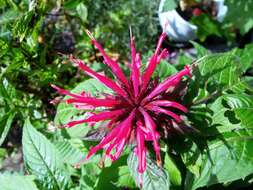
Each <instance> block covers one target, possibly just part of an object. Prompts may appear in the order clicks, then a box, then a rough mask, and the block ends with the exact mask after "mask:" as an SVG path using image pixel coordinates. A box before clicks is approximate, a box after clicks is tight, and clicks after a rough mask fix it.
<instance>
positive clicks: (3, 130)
mask: <svg viewBox="0 0 253 190" xmlns="http://www.w3.org/2000/svg"><path fill="white" fill-rule="evenodd" d="M15 114H16V113H15V112H9V113H8V114H6V115H4V116H3V117H2V118H1V119H0V146H1V145H2V143H3V142H4V140H5V138H6V136H7V135H8V132H9V130H10V128H11V124H12V121H13V118H14V117H15Z"/></svg>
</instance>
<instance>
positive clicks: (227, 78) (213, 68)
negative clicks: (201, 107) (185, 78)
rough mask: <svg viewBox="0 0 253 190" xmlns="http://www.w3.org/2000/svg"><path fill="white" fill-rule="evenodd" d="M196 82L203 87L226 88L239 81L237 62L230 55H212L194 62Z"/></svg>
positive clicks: (239, 70)
mask: <svg viewBox="0 0 253 190" xmlns="http://www.w3.org/2000/svg"><path fill="white" fill-rule="evenodd" d="M196 66H197V72H195V74H196V80H197V81H198V82H199V83H201V82H202V85H203V87H207V88H208V87H210V88H211V86H207V85H212V86H213V87H215V88H216V89H218V88H225V87H226V88H228V87H230V86H232V85H234V84H237V83H238V82H239V81H240V76H241V74H242V72H241V67H240V63H239V60H237V59H236V57H235V56H234V55H232V54H231V53H221V54H212V55H207V56H204V57H203V58H201V59H199V60H197V61H196Z"/></svg>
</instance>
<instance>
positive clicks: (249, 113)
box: [211, 94, 253, 132]
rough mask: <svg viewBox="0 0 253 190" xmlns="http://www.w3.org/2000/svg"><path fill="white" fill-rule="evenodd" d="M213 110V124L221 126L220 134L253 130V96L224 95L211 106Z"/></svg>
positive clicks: (219, 128)
mask: <svg viewBox="0 0 253 190" xmlns="http://www.w3.org/2000/svg"><path fill="white" fill-rule="evenodd" d="M224 104H225V105H224ZM211 110H212V111H213V113H214V114H213V116H212V121H213V122H212V124H213V125H217V124H218V125H219V126H217V127H216V128H217V129H218V131H219V132H225V131H231V130H235V129H236V130H239V129H245V128H253V96H249V95H246V94H227V95H223V96H221V97H220V98H218V99H217V100H216V101H215V102H214V103H213V104H212V105H211Z"/></svg>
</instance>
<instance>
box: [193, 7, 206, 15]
mask: <svg viewBox="0 0 253 190" xmlns="http://www.w3.org/2000/svg"><path fill="white" fill-rule="evenodd" d="M202 13H203V12H202V10H201V9H199V8H195V9H193V11H192V14H193V15H194V16H199V15H201V14H202Z"/></svg>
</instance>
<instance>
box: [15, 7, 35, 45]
mask: <svg viewBox="0 0 253 190" xmlns="http://www.w3.org/2000/svg"><path fill="white" fill-rule="evenodd" d="M34 16H35V11H34V10H31V11H28V12H26V13H25V14H24V15H23V16H22V17H21V18H20V19H19V21H18V22H16V24H15V26H14V28H13V33H14V35H15V36H18V37H19V40H20V42H22V41H23V39H24V38H25V37H26V35H27V34H28V31H29V29H30V27H29V25H30V24H31V22H32V20H33V19H35V18H34Z"/></svg>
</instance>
